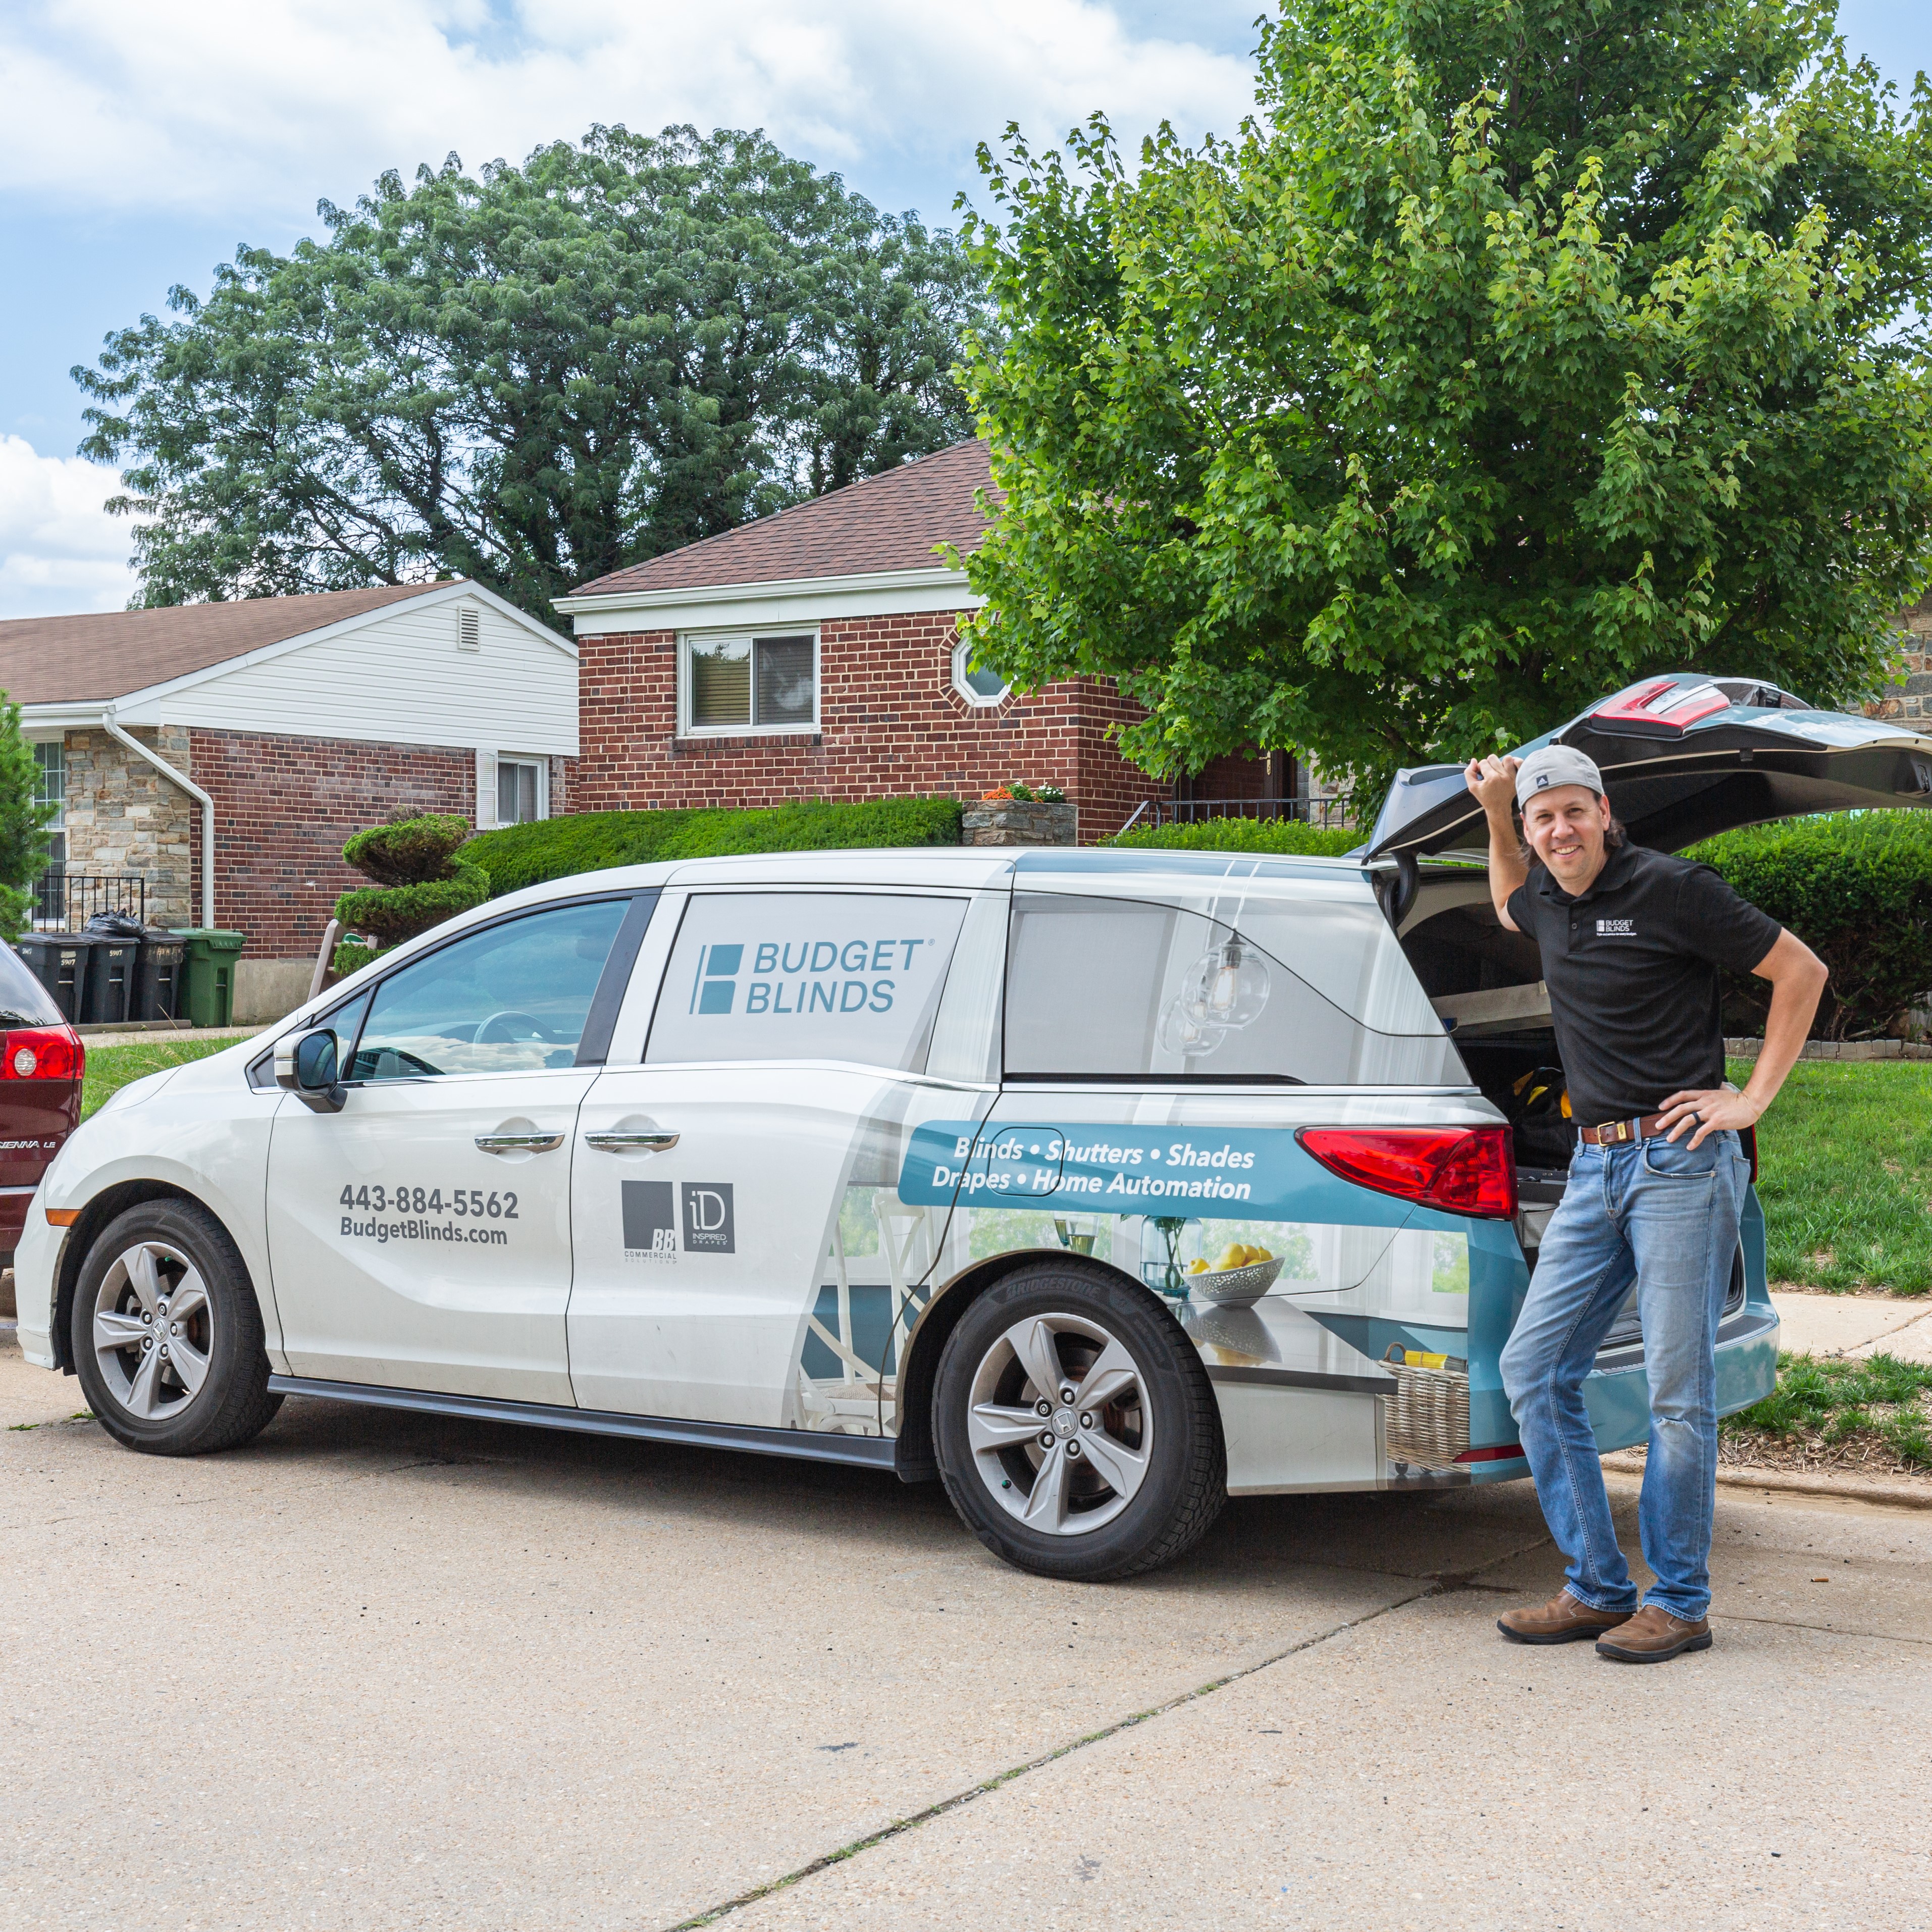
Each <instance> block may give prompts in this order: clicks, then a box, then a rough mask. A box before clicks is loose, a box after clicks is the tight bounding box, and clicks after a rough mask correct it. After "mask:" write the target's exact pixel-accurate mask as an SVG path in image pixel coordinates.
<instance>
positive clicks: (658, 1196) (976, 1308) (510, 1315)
mask: <svg viewBox="0 0 1932 1932" xmlns="http://www.w3.org/2000/svg"><path fill="white" fill-rule="evenodd" d="M1558 735H1559V736H1562V737H1563V738H1564V739H1565V740H1566V741H1567V742H1577V743H1579V744H1580V745H1583V747H1584V748H1586V749H1588V750H1589V751H1591V752H1592V754H1593V755H1594V756H1595V757H1597V759H1598V762H1599V763H1600V764H1601V765H1602V766H1604V769H1605V772H1606V775H1607V783H1608V784H1609V785H1610V790H1611V796H1612V801H1613V805H1616V808H1618V810H1619V814H1620V815H1621V816H1622V817H1624V818H1625V820H1626V822H1627V823H1628V824H1629V825H1630V826H1631V829H1632V831H1633V832H1634V834H1635V835H1637V836H1638V837H1639V838H1640V839H1642V840H1643V842H1645V843H1647V844H1655V845H1658V846H1661V847H1673V846H1676V845H1679V844H1683V843H1685V842H1687V841H1688V839H1690V838H1693V837H1696V836H1700V835H1703V834H1704V833H1706V832H1709V831H1711V830H1713V829H1718V827H1719V826H1722V825H1726V824H1733V823H1745V822H1749V821H1750V820H1754V819H1761V818H1765V817H1775V816H1778V815H1781V814H1787V813H1790V812H1793V811H1804V810H1810V809H1821V808H1844V807H1845V806H1846V805H1899V804H1905V803H1923V802H1927V801H1928V800H1932V741H1928V740H1927V739H1923V738H1918V737H1914V736H1910V735H1909V734H1901V733H1899V732H1898V731H1897V730H1896V729H1894V728H1893V727H1890V726H1887V725H1884V724H1877V723H1874V722H1872V721H1867V720H1865V719H1863V718H1850V717H1846V716H1841V715H1836V714H1830V713H1823V712H1811V711H1806V710H1804V709H1800V708H1799V707H1798V706H1796V704H1795V702H1794V701H1793V700H1790V699H1789V698H1787V697H1785V696H1784V694H1781V693H1778V692H1775V691H1769V690H1767V689H1766V688H1763V687H1760V686H1757V685H1754V684H1751V683H1749V682H1745V681H1731V680H1717V681H1715V682H1712V681H1710V680H1704V679H1689V678H1687V679H1676V680H1664V681H1653V683H1652V685H1646V686H1640V687H1637V688H1635V689H1634V690H1633V691H1629V692H1625V693H1620V694H1619V695H1618V697H1616V698H1615V699H1613V700H1610V702H1609V703H1607V704H1606V705H1605V706H1601V707H1599V709H1598V711H1596V712H1593V713H1592V714H1590V715H1589V716H1587V717H1586V718H1582V719H1579V720H1577V721H1575V722H1574V723H1573V724H1571V725H1570V726H1567V727H1565V730H1564V731H1563V733H1560V734H1558ZM1459 787H1460V775H1459V774H1457V773H1455V772H1452V771H1451V770H1449V769H1447V768H1438V769H1434V770H1430V771H1424V772H1415V773H1405V774H1404V775H1403V781H1401V782H1400V783H1398V784H1397V786H1396V787H1395V788H1394V791H1393V793H1391V800H1390V803H1389V805H1388V808H1387V809H1386V810H1385V813H1384V814H1383V817H1382V821H1381V823H1379V825H1378V826H1377V827H1376V831H1375V833H1374V834H1373V836H1372V838H1371V839H1370V842H1369V845H1368V847H1367V848H1366V849H1365V850H1364V853H1362V854H1361V855H1358V856H1355V857H1353V858H1351V859H1299V858H1274V857H1256V856H1229V855H1226V854H1219V853H1205V852H1187V851H1171V850H1061V849H1030V850H940V849H930V848H921V849H913V850H892V851H877V852H857V851H835V852H824V853H799V854H786V855H781V856H766V857H750V858H734V859H709V860H703V861H696V862H682V863H673V864H668V865H649V866H640V867H637V868H630V869H627V870H624V871H610V872H602V873H595V874H586V875H583V876H580V877H574V878H570V879H567V880H560V881H557V882H556V883H551V884H549V885H546V886H540V887H535V888H532V889H529V890H526V891H523V892H517V893H514V894H512V895H508V896H507V897H505V898H501V899H498V900H495V901H492V902H490V904H487V905H486V906H484V907H481V908H479V909H478V910H476V911H475V912H474V913H469V914H468V915H466V916H463V917H461V918H460V919H455V920H452V921H451V922H449V924H447V925H446V926H440V927H438V928H437V929H436V930H435V931H434V932H431V933H429V934H427V935H425V936H424V937H423V938H420V939H419V940H416V941H413V942H412V943H410V944H409V945H407V946H406V947H401V948H399V949H398V950H397V951H396V952H395V953H393V954H392V955H390V956H386V957H385V958H383V959H380V960H378V961H377V962H374V964H373V965H370V966H368V967H367V968H365V969H364V970H363V971H362V972H361V973H360V974H357V975H356V977H354V978H353V980H348V981H346V982H345V983H343V984H342V985H341V986H338V987H337V988H335V989H333V990H332V992H329V994H328V995H326V996H324V997H323V998H321V999H320V1000H319V1001H316V1002H314V1004H311V1006H309V1007H307V1008H305V1010H303V1011H302V1013H299V1015H297V1016H294V1017H293V1018H292V1019H290V1021H289V1022H287V1023H286V1024H285V1025H284V1027H283V1028H281V1030H280V1031H279V1033H278V1037H276V1038H275V1039H274V1040H272V1042H268V1043H264V1042H263V1041H260V1040H257V1041H251V1042H249V1043H246V1044H245V1045H243V1046H238V1047H236V1048H234V1049H230V1050H229V1051H228V1052H224V1053H221V1054H219V1055H214V1056H213V1057H212V1058H208V1059H206V1060H204V1061H198V1062H196V1063H195V1064H192V1065H190V1066H188V1067H182V1068H181V1069H179V1070H175V1071H172V1072H169V1073H161V1074H157V1075H154V1076H151V1077H150V1078H149V1079H145V1080H143V1081H140V1082H136V1083H135V1084H133V1085H130V1086H129V1087H127V1088H123V1089H122V1090H121V1091H120V1092H119V1093H118V1094H116V1095H115V1097H113V1099H112V1100H110V1102H109V1103H107V1106H105V1107H104V1108H103V1109H101V1112H99V1113H98V1114H97V1115H95V1117H94V1118H92V1120H91V1121H89V1122H87V1123H86V1125H84V1126H83V1127H82V1128H81V1129H80V1130H79V1131H78V1132H77V1133H75V1134H74V1136H73V1137H72V1138H71V1139H70V1140H69V1142H68V1144H67V1145H66V1147H65V1148H64V1149H63V1150H62V1152H61V1154H60V1155H59V1157H58V1159H57V1160H55V1163H54V1164H53V1166H52V1168H51V1169H50V1170H49V1172H48V1174H47V1176H46V1181H45V1182H44V1184H43V1186H42V1188H41V1190H40V1194H39V1196H38V1197H37V1202H36V1204H35V1209H36V1211H34V1212H33V1213H32V1214H30V1215H29V1217H28V1226H27V1228H26V1232H25V1233H24V1235H23V1238H22V1241H21V1244H20V1248H19V1250H18V1252H17V1262H16V1266H17V1280H18V1284H19V1299H20V1338H21V1342H22V1346H23V1348H24V1349H25V1350H26V1353H27V1355H28V1357H29V1358H30V1359H31V1360H32V1361H35V1362H37V1363H39V1364H41V1365H43V1366H44V1367H49V1368H58V1369H61V1370H65V1371H67V1372H68V1373H74V1374H77V1375H78V1376H80V1380H81V1382H82V1385H83V1388H84V1389H85V1391H86V1397H87V1400H88V1403H89V1406H90V1407H91V1408H92V1410H93V1412H94V1413H95V1415H96V1416H97V1417H98V1418H99V1419H100V1421H101V1424H102V1425H103V1426H104V1427H105V1428H107V1430H109V1431H110V1433H112V1434H113V1435H114V1436H115V1437H116V1438H117V1439H119V1440H120V1441H121V1442H124V1443H126V1444H127V1445H129V1446H130V1447H132V1448H139V1449H145V1450H148V1451H154V1452H157V1453H161V1454H187V1453H192V1452H195V1451H205V1450H214V1449H220V1448H229V1447H232V1446H233V1445H236V1444H238V1443H240V1442H245V1441H246V1440H247V1439H249V1438H250V1437H251V1436H254V1434H255V1433H257V1431H259V1430H260V1429H262V1428H263V1427H264V1425H265V1424H266V1423H267V1422H268V1421H269V1419H270V1418H272V1416H273V1415H274V1414H275V1410H276V1409H277V1407H278V1405H279V1404H280V1403H281V1400H282V1398H283V1397H284V1396H286V1395H290V1394H299V1395H303V1396H309V1397H329V1398H331V1399H333V1400H339V1401H345V1402H351V1403H369V1404H374V1405H377V1406H386V1407H390V1408H399V1409H419V1410H425V1411H430V1412H436V1413H440V1414H443V1415H463V1416H472V1417H481V1418H490V1419H493V1420H499V1421H518V1422H524V1423H529V1424H537V1425H539V1426H542V1427H553V1428H566V1429H574V1430H589V1431H592V1432H596V1433H604V1434H611V1435H619V1436H639V1437H645V1438H652V1439H658V1440H664V1441H671V1442H683V1443H691V1444H703V1445H712V1446H714V1447H716V1448H725V1449H735V1450H753V1451H763V1452H765V1453H768V1454H782V1455H793V1456H803V1457H815V1458H818V1459H820V1460H828V1461H834V1462H839V1463H852V1464H858V1465H862V1466H871V1467H876V1468H877V1469H882V1470H893V1471H895V1472H897V1473H898V1475H899V1476H901V1478H904V1480H906V1481H921V1480H926V1479H929V1478H933V1477H935V1476H937V1477H938V1478H940V1479H941V1480H942V1481H944V1483H945V1484H946V1487H947V1493H948V1494H949V1495H950V1497H951V1498H952V1499H953V1503H954V1504H955V1505H956V1508H958V1510H959V1514H960V1515H961V1516H962V1517H963V1518H964V1519H965V1521H966V1523H968V1526H970V1527H971V1529H973V1530H974V1532H975V1533H976V1534H977V1535H979V1536H980V1538H981V1539H982V1540H983V1541H984V1542H985V1543H986V1544H987V1545H988V1547H990V1548H991V1549H992V1550H995V1551H996V1552H998V1553H999V1554H1000V1555H1001V1556H1004V1557H1005V1558H1007V1559H1009V1560H1010V1561H1011V1562H1014V1563H1016V1564H1018V1565H1022V1567H1024V1568H1028V1569H1030V1570H1034V1571H1040V1572H1042V1573H1043V1574H1049V1575H1053V1576H1058V1577H1072V1578H1082V1579H1088V1580H1099V1579H1105V1578H1112V1577H1122V1576H1126V1575H1129V1574H1133V1573H1134V1572H1136V1571H1141V1570H1145V1569H1147V1568H1151V1567H1152V1566H1153V1565H1157V1564H1159V1563H1161V1562H1166V1561H1167V1560H1169V1559H1172V1557H1174V1556H1176V1555H1178V1553H1180V1552H1181V1551H1182V1550H1185V1549H1186V1548H1187V1547H1188V1546H1189V1545H1190V1544H1191V1543H1193V1541H1195V1539H1196V1538H1198V1537H1199V1535H1201V1534H1202V1532H1203V1531H1204V1530H1205V1529H1206V1527H1207V1526H1208V1524H1209V1523H1211V1521H1212V1520H1213V1519H1214V1516H1215V1514H1216V1513H1217V1511H1218V1510H1219V1508H1220V1505H1221V1502H1222V1499H1223V1497H1224V1496H1228V1495H1231V1494H1232V1495H1236V1496H1249V1495H1257V1494H1265V1493H1280V1492H1289V1491H1313V1490H1381V1489H1394V1488H1412V1489H1413V1488H1432V1487H1448V1486H1455V1485H1460V1484H1470V1483H1481V1482H1488V1481H1502V1480H1506V1479H1508V1478H1514V1477H1520V1476H1522V1475H1525V1474H1526V1464H1525V1463H1524V1462H1523V1457H1522V1454H1521V1451H1520V1445H1519V1444H1518V1442H1517V1439H1516V1434H1515V1430H1514V1425H1513V1424H1512V1422H1511V1418H1510V1415H1509V1412H1508V1406H1507V1404H1506V1403H1505V1399H1504V1397H1503V1394H1502V1388H1501V1386H1500V1382H1499V1376H1498V1372H1497V1360H1498V1357H1499V1354H1500V1352H1501V1350H1502V1345H1503V1343H1504V1342H1505V1340H1506V1339H1507V1337H1508V1334H1509V1331H1510V1328H1511V1324H1512V1322H1514V1319H1515V1316H1516V1313H1517V1310H1518V1309H1519V1307H1520V1305H1521V1303H1522V1300H1523V1294H1524V1292H1525V1290H1526V1287H1527V1285H1528V1282H1529V1270H1530V1269H1531V1268H1532V1267H1533V1266H1534V1264H1535V1254H1536V1250H1537V1245H1538V1236H1539V1234H1540V1232H1541V1227H1542V1226H1543V1224H1544V1222H1545V1221H1547V1218H1548V1216H1549V1213H1550V1208H1551V1206H1552V1205H1553V1203H1554V1202H1555V1200H1556V1198H1557V1196H1558V1195H1559V1193H1560V1191H1561V1187H1562V1178H1563V1169H1564V1168H1565V1165H1566V1163H1567V1161H1568V1155H1569V1151H1570V1148H1571V1143H1572V1142H1573V1140H1574V1129H1575V1125H1576V1124H1575V1123H1574V1122H1571V1121H1568V1119H1567V1118H1566V1117H1565V1111H1564V1108H1563V1106H1562V1091H1563V1080H1562V1069H1561V1067H1560V1065H1559V1064H1558V1062H1557V1058H1556V1048H1555V1045H1554V1036H1553V1034H1552V1033H1551V1032H1550V1015H1549V1009H1548V1003H1547V998H1545V997H1544V994H1543V992H1542V990H1541V985H1540V982H1539V975H1538V969H1537V962H1536V959H1535V950H1534V948H1533V947H1530V946H1529V944H1528V942H1526V941H1521V940H1520V939H1519V938H1517V936H1516V935H1511V934H1509V933H1507V932H1505V931H1504V930H1503V929H1502V928H1501V926H1499V924H1498V922H1496V917H1495V915H1494V913H1493V911H1492V910H1490V904H1489V898H1488V893H1487V886H1486V881H1485V879H1484V873H1483V870H1482V864H1481V848H1480V846H1479V845H1478V843H1477V841H1478V839H1479V837H1480V833H1481V818H1480V814H1479V813H1478V811H1477V810H1476V808H1475V803H1474V801H1473V800H1472V799H1469V796H1468V795H1467V793H1466V792H1464V791H1460V790H1459ZM1776 1338H1777V1318H1776V1316H1775V1313H1773V1311H1772V1307H1771V1304H1770V1301H1769V1297H1768V1295H1767V1294H1766V1283H1765V1273H1764V1252H1763V1220H1762V1217H1761V1215H1760V1211H1759V1209H1758V1207H1757V1202H1756V1200H1755V1199H1751V1201H1750V1202H1748V1204H1747V1207H1746V1211H1745V1225H1744V1235H1743V1240H1742V1244H1741V1245H1740V1249H1739V1255H1738V1257H1737V1261H1736V1267H1735V1268H1734V1271H1733V1282H1732V1287H1731V1293H1730V1301H1729V1304H1727V1308H1726V1310H1725V1311H1724V1318H1723V1322H1722V1325H1721V1328H1720V1331H1719V1344H1718V1346H1719V1373H1718V1389H1719V1396H1720V1401H1721V1406H1722V1407H1723V1408H1724V1409H1725V1410H1726V1411H1727V1412H1728V1411H1732V1410H1735V1409H1738V1408H1740V1407H1742V1406H1745V1404H1747V1403H1750V1402H1751V1401H1754V1400H1756V1399H1757V1398H1758V1397H1760V1396H1761V1395H1763V1394H1765V1393H1766V1391H1768V1390H1769V1388H1770V1387H1771V1385H1772V1377H1773V1373H1774V1370H1775V1357H1776ZM1590 1399H1591V1404H1592V1413H1593V1415H1595V1417H1596V1418H1597V1420H1598V1434H1599V1439H1600V1441H1601V1443H1602V1445H1603V1446H1604V1448H1615V1447H1618V1446H1620V1445H1623V1444H1626V1443H1629V1442H1637V1441H1640V1440H1642V1439H1643V1436H1644V1434H1645V1433H1646V1428H1647V1426H1648V1418H1647V1405H1646V1397H1645V1385H1644V1374H1643V1340H1642V1337H1641V1335H1640V1333H1639V1332H1638V1331H1637V1327H1636V1324H1635V1322H1634V1316H1633V1318H1632V1319H1630V1320H1628V1321H1626V1322H1623V1323H1622V1324H1620V1325H1619V1327H1618V1328H1616V1330H1614V1331H1613V1333H1612V1334H1611V1335H1610V1337H1609V1339H1608V1340H1607V1343H1606V1345H1605V1347H1604V1352H1603V1354H1602V1355H1601V1358H1600V1361H1599V1364H1598V1370H1597V1373H1596V1374H1595V1376H1593V1377H1592V1382H1591V1385H1590Z"/></svg>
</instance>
